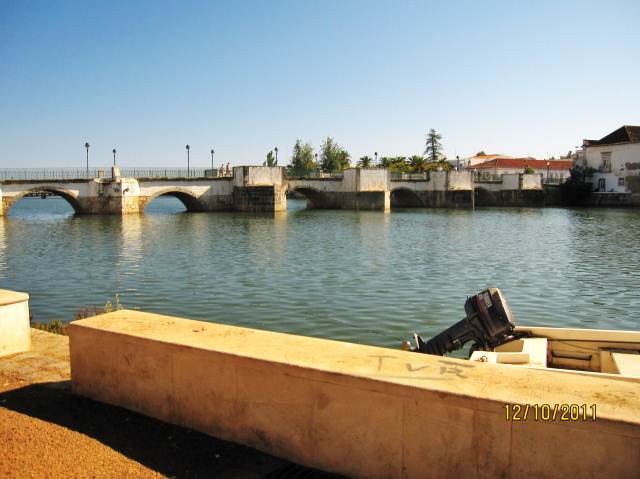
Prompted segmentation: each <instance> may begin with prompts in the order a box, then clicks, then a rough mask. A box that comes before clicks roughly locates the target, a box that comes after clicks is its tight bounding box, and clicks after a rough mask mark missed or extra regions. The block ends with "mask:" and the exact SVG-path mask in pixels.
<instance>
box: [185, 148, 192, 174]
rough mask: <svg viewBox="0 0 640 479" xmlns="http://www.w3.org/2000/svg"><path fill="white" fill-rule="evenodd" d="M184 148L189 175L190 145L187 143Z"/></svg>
mask: <svg viewBox="0 0 640 479" xmlns="http://www.w3.org/2000/svg"><path fill="white" fill-rule="evenodd" d="M185 148H186V149H187V176H189V150H190V149H191V147H190V146H189V145H187V146H185Z"/></svg>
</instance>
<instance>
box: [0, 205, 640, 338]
mask: <svg viewBox="0 0 640 479" xmlns="http://www.w3.org/2000/svg"><path fill="white" fill-rule="evenodd" d="M288 203H289V209H288V211H287V212H283V213H278V214H275V215H251V214H246V213H196V214H188V213H185V212H183V208H182V206H181V204H180V203H179V201H178V200H176V199H174V198H165V197H160V198H158V199H157V200H155V201H154V202H153V203H152V204H151V205H149V207H148V208H147V211H146V212H145V214H144V215H129V216H123V217H119V216H117V217H116V216H74V215H73V212H72V210H71V208H70V207H69V206H68V205H67V204H66V202H65V201H64V200H62V199H59V198H48V199H46V200H41V199H32V198H25V199H23V200H21V201H19V202H18V203H16V205H15V206H14V207H13V208H12V210H11V212H10V215H9V217H8V218H3V219H0V287H1V288H5V289H12V290H18V291H27V292H28V293H29V294H30V295H31V299H30V307H31V313H32V315H33V319H34V320H40V321H46V320H51V319H61V320H63V321H68V320H71V319H73V317H74V313H75V312H76V311H77V310H78V309H80V308H81V307H83V306H91V305H104V303H105V302H106V301H107V300H109V299H112V298H113V296H114V294H115V293H116V292H117V293H119V295H120V299H121V302H122V304H123V305H124V306H125V307H127V308H139V309H141V310H144V311H153V312H158V313H163V314H169V315H176V316H182V317H189V318H194V319H202V320H206V321H215V322H221V323H228V324H235V325H242V326H248V327H255V328H260V329H267V330H272V331H283V332H292V333H297V334H304V335H310V336H318V337H324V338H331V339H339V340H347V341H353V342H358V343H365V344H374V345H380V346H390V347H397V346H398V345H399V343H400V341H401V340H402V339H405V338H407V337H409V336H410V334H411V332H412V331H414V330H417V331H419V332H421V333H423V334H424V335H425V336H430V335H433V334H435V333H437V332H439V331H440V330H442V329H444V328H446V327H447V326H449V325H450V324H452V323H453V322H455V321H457V320H459V319H461V318H462V317H463V316H464V309H463V306H464V301H465V299H466V297H467V296H468V295H471V294H473V293H475V292H477V291H480V290H482V289H484V288H486V287H488V286H496V287H499V288H500V289H501V290H502V291H503V293H504V295H505V296H506V298H507V300H508V301H509V304H510V305H511V307H512V309H513V312H514V315H515V317H516V320H517V322H518V323H521V324H528V325H546V326H558V327H563V326H564V327H586V328H602V329H632V330H638V325H639V320H638V318H639V317H640V268H639V266H638V265H639V264H640V248H638V244H639V240H640V211H638V210H612V209H556V208H549V209H533V208H524V209H521V208H509V209H494V208H492V209H489V208H487V209H477V210H476V211H468V210H445V209H443V210H437V209H405V210H392V211H391V212H389V213H383V212H370V211H330V210H326V211H311V210H306V209H305V202H304V201H300V200H289V202H288Z"/></svg>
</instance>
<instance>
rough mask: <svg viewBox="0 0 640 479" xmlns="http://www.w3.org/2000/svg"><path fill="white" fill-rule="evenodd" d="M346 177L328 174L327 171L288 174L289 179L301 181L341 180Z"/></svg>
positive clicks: (339, 174)
mask: <svg viewBox="0 0 640 479" xmlns="http://www.w3.org/2000/svg"><path fill="white" fill-rule="evenodd" d="M343 176H344V175H343V174H342V173H327V172H325V171H308V172H300V173H287V178H288V179H290V180H299V179H315V178H333V179H341V178H342V177H343Z"/></svg>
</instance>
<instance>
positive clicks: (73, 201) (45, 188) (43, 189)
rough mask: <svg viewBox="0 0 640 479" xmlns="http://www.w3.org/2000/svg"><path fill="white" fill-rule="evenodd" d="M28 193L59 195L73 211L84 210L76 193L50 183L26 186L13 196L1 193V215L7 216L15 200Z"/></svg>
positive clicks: (81, 211)
mask: <svg viewBox="0 0 640 479" xmlns="http://www.w3.org/2000/svg"><path fill="white" fill-rule="evenodd" d="M30 193H50V194H52V195H55V196H59V197H61V198H63V199H64V200H65V201H66V202H67V203H69V205H71V207H72V208H73V211H74V213H83V212H84V209H83V208H82V206H81V205H80V202H79V201H78V194H77V193H74V192H73V191H68V190H65V189H62V188H58V187H55V186H51V185H42V186H36V187H33V188H27V189H26V190H23V191H20V192H19V193H18V194H16V195H13V196H8V195H6V194H4V195H2V215H4V216H7V215H8V214H9V211H10V210H11V207H12V206H13V205H15V204H16V202H17V201H19V200H20V199H22V198H24V197H25V196H26V195H28V194H30Z"/></svg>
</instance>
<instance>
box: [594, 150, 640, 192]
mask: <svg viewBox="0 0 640 479" xmlns="http://www.w3.org/2000/svg"><path fill="white" fill-rule="evenodd" d="M584 151H585V155H584V159H585V162H586V165H584V166H586V167H588V168H593V169H595V170H596V172H595V173H594V175H593V187H594V189H599V191H607V192H609V191H613V192H616V193H624V192H626V191H628V189H627V188H626V185H625V184H624V183H625V180H624V179H625V178H626V177H627V176H638V175H640V143H620V144H617V145H596V146H587V147H585V148H584ZM603 153H605V154H606V153H611V171H608V169H604V168H603ZM621 178H622V182H621V181H620V179H621ZM601 180H603V181H604V189H603V188H602V181H601ZM621 183H623V184H621Z"/></svg>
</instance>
